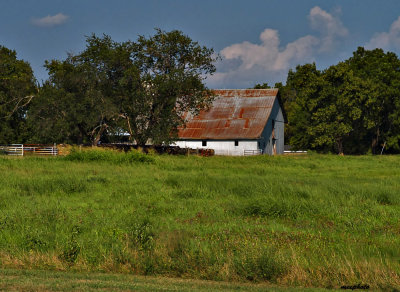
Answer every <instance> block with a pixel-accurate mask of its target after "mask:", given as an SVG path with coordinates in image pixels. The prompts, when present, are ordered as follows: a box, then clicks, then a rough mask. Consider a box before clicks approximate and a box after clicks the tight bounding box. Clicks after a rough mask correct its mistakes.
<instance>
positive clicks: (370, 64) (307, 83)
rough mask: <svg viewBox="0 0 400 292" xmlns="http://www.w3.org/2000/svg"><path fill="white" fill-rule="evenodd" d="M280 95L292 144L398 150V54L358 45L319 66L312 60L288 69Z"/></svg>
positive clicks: (348, 149) (360, 150) (347, 150)
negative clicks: (346, 56)
mask: <svg viewBox="0 0 400 292" xmlns="http://www.w3.org/2000/svg"><path fill="white" fill-rule="evenodd" d="M281 96H282V99H283V100H284V104H285V109H286V111H287V113H288V120H289V125H288V130H287V134H288V138H289V140H290V144H291V145H292V146H293V147H294V148H302V149H316V150H324V151H337V153H339V154H342V153H365V152H367V151H371V152H372V153H379V152H380V151H382V148H383V147H387V148H389V149H391V150H392V151H399V150H400V147H399V141H400V118H399V112H400V107H399V106H400V98H399V96H400V60H399V59H398V58H397V56H396V55H395V54H394V53H391V52H388V53H384V52H383V51H382V50H381V49H376V50H372V51H367V50H365V49H363V48H358V50H357V51H356V52H354V53H353V57H351V58H350V59H348V60H346V61H344V62H341V63H339V64H337V65H334V66H331V67H329V68H328V69H326V70H324V71H322V72H321V71H319V70H317V69H316V67H315V64H306V65H303V66H297V67H296V70H295V71H292V70H291V71H289V74H288V79H287V83H286V85H285V86H281Z"/></svg>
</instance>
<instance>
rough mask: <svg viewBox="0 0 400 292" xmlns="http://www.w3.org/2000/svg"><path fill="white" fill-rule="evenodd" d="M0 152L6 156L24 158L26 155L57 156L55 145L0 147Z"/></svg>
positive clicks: (12, 145)
mask: <svg viewBox="0 0 400 292" xmlns="http://www.w3.org/2000/svg"><path fill="white" fill-rule="evenodd" d="M0 151H1V152H4V153H5V154H7V155H13V156H24V155H26V154H34V155H58V149H57V146H56V144H54V146H48V145H37V144H27V145H24V144H11V145H0Z"/></svg>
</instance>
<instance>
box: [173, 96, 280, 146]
mask: <svg viewBox="0 0 400 292" xmlns="http://www.w3.org/2000/svg"><path fill="white" fill-rule="evenodd" d="M214 93H215V95H216V99H215V100H214V102H213V104H212V107H211V109H210V110H209V111H202V112H200V114H199V115H198V116H196V117H194V116H193V115H191V114H187V115H185V116H184V117H185V118H186V120H187V123H186V127H185V128H180V129H179V138H180V139H257V138H259V137H260V136H261V133H262V131H263V129H264V127H265V125H266V123H267V121H268V118H269V115H270V114H271V109H272V106H273V104H274V102H275V99H276V96H277V94H278V89H218V90H214Z"/></svg>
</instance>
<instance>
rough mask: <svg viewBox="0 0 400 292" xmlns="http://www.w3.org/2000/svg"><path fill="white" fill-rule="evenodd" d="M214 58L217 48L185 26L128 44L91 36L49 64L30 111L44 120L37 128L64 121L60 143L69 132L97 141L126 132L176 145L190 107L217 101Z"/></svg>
mask: <svg viewBox="0 0 400 292" xmlns="http://www.w3.org/2000/svg"><path fill="white" fill-rule="evenodd" d="M213 62H214V56H213V50H212V49H208V48H206V47H201V46H200V45H199V44H198V43H197V42H194V41H192V40H191V39H190V38H189V37H188V36H185V35H183V34H182V32H180V31H171V32H164V31H161V30H157V31H156V34H155V35H154V36H151V37H149V38H146V37H144V36H139V38H138V40H137V41H136V42H132V41H127V42H121V43H118V42H115V41H113V40H112V39H111V38H110V37H109V36H107V35H104V36H103V37H97V36H96V35H92V36H90V37H88V38H87V47H86V49H85V51H83V52H82V53H80V54H78V55H70V56H68V58H67V59H66V60H64V61H57V60H53V61H50V62H47V63H46V67H47V69H48V70H49V74H50V79H49V82H47V83H46V84H45V86H44V87H43V88H42V92H41V95H40V96H41V98H40V99H38V100H37V103H36V106H34V109H35V110H32V113H31V116H32V118H33V120H35V121H37V120H41V121H42V124H38V123H37V124H36V129H38V130H39V129H44V128H46V126H47V127H53V125H57V126H60V127H61V128H60V130H59V131H57V133H56V135H58V136H57V137H56V136H53V137H52V138H53V139H57V140H58V141H60V139H61V137H60V136H59V135H60V133H63V134H62V135H65V136H64V137H65V139H64V141H67V142H73V143H81V142H87V141H91V143H93V144H97V142H98V141H99V140H100V139H101V137H103V138H105V139H107V136H108V135H112V134H115V133H117V132H121V131H126V132H128V133H129V134H130V137H131V139H132V141H133V140H135V141H136V142H137V143H138V144H139V145H144V144H145V143H146V142H148V141H151V142H152V143H153V144H162V143H169V142H171V141H173V140H174V139H175V138H176V135H177V129H178V127H179V126H184V119H183V118H184V113H185V112H192V113H194V114H196V113H198V112H199V111H200V110H201V109H204V108H206V107H207V106H208V105H209V104H210V102H211V100H212V94H211V92H210V91H209V90H208V89H207V88H206V87H205V85H204V83H203V81H204V78H205V76H206V75H207V74H211V73H213V72H214V71H215V67H214V65H213ZM55 91H57V93H55ZM49 99H51V100H49ZM46 105H47V109H46ZM37 117H41V119H37ZM61 121H62V122H61ZM63 125H64V126H63ZM39 132H40V131H39ZM41 133H44V132H43V131H42V132H41ZM38 136H41V137H42V139H44V138H45V137H44V136H43V135H40V134H39V135H38Z"/></svg>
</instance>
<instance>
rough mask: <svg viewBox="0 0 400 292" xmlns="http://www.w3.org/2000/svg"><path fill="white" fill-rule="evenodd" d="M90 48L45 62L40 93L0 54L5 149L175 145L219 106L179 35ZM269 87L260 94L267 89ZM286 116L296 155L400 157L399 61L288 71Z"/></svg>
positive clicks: (201, 66)
mask: <svg viewBox="0 0 400 292" xmlns="http://www.w3.org/2000/svg"><path fill="white" fill-rule="evenodd" d="M86 41H87V44H86V49H85V50H84V51H83V52H81V53H80V54H76V55H73V54H69V55H68V57H67V58H66V59H65V60H50V61H46V63H45V67H46V69H47V70H48V73H49V79H48V80H47V81H45V82H44V83H43V84H41V85H39V84H37V82H36V81H35V78H34V76H33V73H32V69H31V67H30V65H29V64H28V63H27V62H25V61H22V60H18V59H17V56H16V52H15V51H12V50H9V49H7V48H5V47H1V46H0V144H8V143H26V142H29V143H53V142H56V143H72V144H82V143H91V144H97V143H98V141H100V140H101V141H102V142H112V141H120V140H121V139H124V138H126V137H127V135H126V133H129V136H128V137H129V138H130V139H131V141H136V142H137V143H138V144H139V145H144V144H145V143H146V142H147V141H151V142H152V143H153V144H158V145H160V144H162V143H170V142H171V141H173V140H174V139H176V137H177V128H178V127H179V126H182V125H184V119H183V117H184V115H183V113H185V112H188V111H189V112H192V113H194V114H196V113H198V112H199V111H200V110H202V109H206V108H207V107H208V106H209V105H210V104H211V102H212V100H213V95H212V92H211V91H210V90H209V89H207V87H206V86H205V85H204V79H205V77H206V76H207V75H208V74H212V73H213V72H215V66H214V62H215V60H216V57H215V55H214V52H213V50H212V49H209V48H206V47H202V46H200V45H199V44H198V43H197V42H194V41H192V40H191V39H190V38H189V37H188V36H186V35H184V34H183V33H182V32H180V31H171V32H164V31H161V30H156V33H155V34H154V35H153V36H151V37H144V36H139V37H138V39H137V40H136V41H135V42H133V41H126V42H115V41H113V40H112V39H111V38H110V37H109V36H107V35H103V36H102V37H98V36H96V35H92V36H90V37H87V40H86ZM267 87H269V86H268V84H267V83H264V84H257V85H256V86H255V88H267ZM275 87H278V88H279V89H280V91H279V92H280V96H281V98H282V100H283V104H284V108H285V111H286V113H287V117H288V124H287V126H286V129H285V140H286V143H287V144H290V145H291V146H292V148H293V149H304V150H305V149H312V150H316V151H320V152H336V153H339V154H365V153H374V154H378V153H382V152H385V153H399V152H400V144H399V141H400V116H399V113H400V60H399V58H398V57H397V56H396V54H394V53H392V52H387V53H385V52H384V51H383V50H381V49H375V50H372V51H368V50H365V49H364V48H361V47H360V48H358V50H357V51H356V52H354V53H353V56H352V57H351V58H349V59H348V60H345V61H343V62H340V63H338V64H336V65H333V66H331V67H329V68H328V69H326V70H318V69H317V67H316V65H315V63H314V64H305V65H301V66H300V65H299V66H297V67H296V68H295V70H290V71H289V73H288V77H287V80H286V84H285V85H283V84H282V83H278V84H275Z"/></svg>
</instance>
